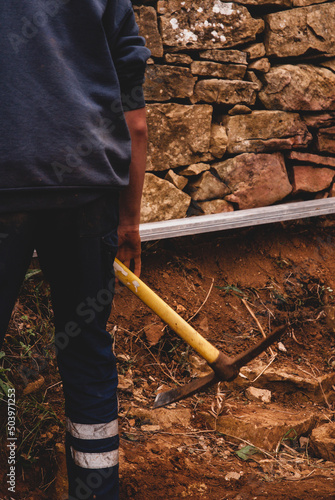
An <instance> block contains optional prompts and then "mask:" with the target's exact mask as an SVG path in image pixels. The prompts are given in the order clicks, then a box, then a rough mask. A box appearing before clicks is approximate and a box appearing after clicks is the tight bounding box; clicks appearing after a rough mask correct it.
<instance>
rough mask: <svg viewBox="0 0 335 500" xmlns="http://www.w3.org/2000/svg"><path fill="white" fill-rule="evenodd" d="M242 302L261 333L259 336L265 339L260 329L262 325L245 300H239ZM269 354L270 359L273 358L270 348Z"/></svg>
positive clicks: (273, 354)
mask: <svg viewBox="0 0 335 500" xmlns="http://www.w3.org/2000/svg"><path fill="white" fill-rule="evenodd" d="M241 300H242V303H243V305H244V306H245V307H246V309H247V310H248V311H249V313H250V315H251V317H252V318H253V319H254V320H255V321H256V324H257V326H258V329H259V331H260V332H261V334H262V335H263V337H264V338H266V335H265V332H264V330H263V328H262V325H261V324H260V322H259V320H258V318H257V317H256V316H255V314H254V312H253V311H252V309H251V308H250V306H249V304H248V303H247V301H246V300H245V299H241ZM269 353H270V354H271V357H272V358H274V357H275V353H274V351H273V349H272V348H271V347H269Z"/></svg>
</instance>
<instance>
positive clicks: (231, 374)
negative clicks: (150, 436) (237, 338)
mask: <svg viewBox="0 0 335 500" xmlns="http://www.w3.org/2000/svg"><path fill="white" fill-rule="evenodd" d="M285 330H286V325H283V326H280V327H278V328H276V330H274V331H273V332H272V333H270V335H269V336H268V337H266V338H265V339H263V340H262V341H261V342H259V343H258V344H256V345H255V346H253V347H251V348H250V349H248V350H247V351H244V352H243V353H242V354H239V355H238V356H235V357H234V358H231V357H229V356H226V354H224V353H223V352H220V354H219V356H218V358H217V360H216V361H214V363H210V366H211V368H212V369H213V372H212V373H210V374H209V375H206V376H205V377H200V378H197V379H195V380H192V382H190V383H189V384H186V385H184V386H182V387H178V388H177V389H172V390H171V391H167V392H161V393H160V394H158V395H157V396H156V399H155V402H154V408H160V407H161V406H166V405H168V404H170V403H175V402H176V401H179V400H180V399H185V398H187V397H189V396H192V395H193V394H196V393H198V392H201V391H204V390H205V389H208V388H209V387H211V386H212V385H214V384H217V383H218V382H223V381H226V382H229V381H231V380H234V379H235V378H236V377H237V376H238V374H239V372H240V368H242V366H245V365H246V364H247V363H249V361H251V360H253V359H254V358H256V356H258V355H259V354H261V353H262V352H263V351H265V350H266V349H267V348H268V347H269V346H270V345H271V344H273V342H275V341H276V340H278V339H279V337H280V336H281V335H282V334H283V333H284V332H285Z"/></svg>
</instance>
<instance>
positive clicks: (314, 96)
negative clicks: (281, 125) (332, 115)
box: [259, 64, 335, 111]
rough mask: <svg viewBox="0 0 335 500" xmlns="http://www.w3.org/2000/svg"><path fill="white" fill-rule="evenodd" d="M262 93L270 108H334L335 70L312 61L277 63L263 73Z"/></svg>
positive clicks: (290, 109) (265, 104)
mask: <svg viewBox="0 0 335 500" xmlns="http://www.w3.org/2000/svg"><path fill="white" fill-rule="evenodd" d="M264 82H265V84H264V87H263V89H262V90H261V92H260V93H259V98H260V100H261V102H262V103H263V104H264V106H265V107H266V108H267V109H281V110H285V111H305V110H307V111H322V110H324V111H328V110H329V111H331V110H334V109H335V92H334V87H335V73H334V72H333V71H331V70H329V69H327V68H318V67H315V66H312V65H308V64H304V65H292V64H286V65H284V66H276V67H274V68H272V69H271V70H270V71H269V72H268V73H267V74H266V75H264Z"/></svg>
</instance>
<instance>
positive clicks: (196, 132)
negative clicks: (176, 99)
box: [147, 103, 213, 171]
mask: <svg viewBox="0 0 335 500" xmlns="http://www.w3.org/2000/svg"><path fill="white" fill-rule="evenodd" d="M212 113H213V108H212V106H209V105H190V106H187V105H182V104H172V103H171V104H148V105H147V120H148V130H149V141H148V163H147V170H148V171H153V170H157V171H159V170H160V171H161V170H166V171H167V170H169V169H170V168H174V167H179V166H186V165H189V164H193V163H199V162H201V161H208V160H210V159H212V158H213V157H212V155H211V154H210V153H209V148H210V145H211V135H212Z"/></svg>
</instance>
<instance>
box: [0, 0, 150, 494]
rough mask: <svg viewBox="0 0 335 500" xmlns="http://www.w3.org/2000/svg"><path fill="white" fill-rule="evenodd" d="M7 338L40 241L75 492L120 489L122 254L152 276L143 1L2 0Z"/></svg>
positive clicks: (0, 266)
mask: <svg viewBox="0 0 335 500" xmlns="http://www.w3.org/2000/svg"><path fill="white" fill-rule="evenodd" d="M0 18H1V27H0V44H1V52H0V107H1V118H0V344H2V341H3V338H4V336H5V333H6V330H7V327H8V323H9V321H10V317H11V313H12V310H13V307H14V304H15V301H16V299H17V296H18V293H19V289H20V285H21V283H22V281H23V279H24V276H25V273H26V271H27V268H28V267H29V263H30V260H31V256H32V254H33V251H34V249H36V250H37V254H38V258H39V263H40V266H41V269H42V271H43V273H44V275H45V277H46V279H47V280H48V281H49V283H50V288H51V298H52V306H53V312H54V322H55V346H56V353H57V363H58V368H59V371H60V375H61V378H62V383H63V390H64V396H65V413H66V457H67V471H68V479H69V492H68V498H69V500H74V499H77V500H79V499H86V500H87V499H97V500H114V499H117V498H119V478H118V446H119V442H118V422H117V394H116V391H117V371H116V362H115V357H114V355H113V352H112V337H111V335H110V333H108V332H107V330H106V324H107V319H108V316H109V313H110V307H111V301H112V298H113V293H114V278H113V269H112V266H113V260H114V258H115V255H116V253H117V252H118V257H119V258H120V259H121V260H122V261H123V262H124V263H125V264H126V265H127V266H129V265H130V264H132V265H133V266H134V271H135V273H136V274H139V273H140V252H141V244H140V237H139V216H140V215H139V213H140V203H141V194H142V187H143V179H144V172H145V163H146V141H147V128H146V120H145V103H144V97H143V90H142V84H143V81H144V74H145V68H146V62H147V59H148V57H149V55H150V52H149V50H148V49H147V48H146V47H145V42H144V39H143V38H142V37H140V36H139V32H138V27H137V25H136V22H135V18H134V12H133V8H132V4H131V2H130V0H85V1H82V0H44V1H43V2H41V1H39V0H29V1H26V0H24V1H15V2H1V5H0Z"/></svg>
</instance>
